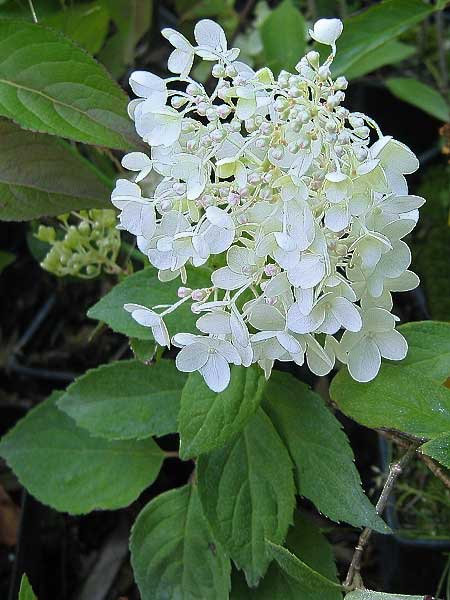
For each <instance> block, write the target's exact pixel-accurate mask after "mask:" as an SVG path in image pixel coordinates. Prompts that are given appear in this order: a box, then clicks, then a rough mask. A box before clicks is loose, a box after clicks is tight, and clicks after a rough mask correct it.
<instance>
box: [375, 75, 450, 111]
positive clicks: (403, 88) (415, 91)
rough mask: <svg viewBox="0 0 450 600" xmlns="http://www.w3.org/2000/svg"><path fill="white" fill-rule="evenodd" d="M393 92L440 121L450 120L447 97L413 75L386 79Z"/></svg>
mask: <svg viewBox="0 0 450 600" xmlns="http://www.w3.org/2000/svg"><path fill="white" fill-rule="evenodd" d="M386 85H387V87H388V89H389V91H390V92H391V94H394V96H396V97H397V98H400V100H403V102H408V103H409V104H412V105H413V106H416V107H417V108H420V110H423V111H424V112H426V113H428V114H429V115H431V116H432V117H435V118H436V119H439V120H440V121H445V122H447V121H450V108H449V105H448V102H447V101H446V100H445V98H444V97H443V96H442V95H441V94H440V93H439V92H438V91H437V90H435V89H434V88H432V87H431V86H429V85H426V84H425V83H422V82H421V81H417V79H414V78H413V77H391V78H389V79H386Z"/></svg>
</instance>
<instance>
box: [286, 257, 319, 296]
mask: <svg viewBox="0 0 450 600" xmlns="http://www.w3.org/2000/svg"><path fill="white" fill-rule="evenodd" d="M324 275H325V265H324V263H323V261H322V259H321V257H320V256H317V255H313V254H304V255H303V256H302V257H301V259H300V262H299V264H298V266H297V267H295V268H293V269H289V271H288V279H289V281H290V282H291V283H292V285H294V286H295V287H299V288H302V289H307V288H312V287H314V286H315V285H317V284H318V283H319V281H321V279H322V278H323V276H324Z"/></svg>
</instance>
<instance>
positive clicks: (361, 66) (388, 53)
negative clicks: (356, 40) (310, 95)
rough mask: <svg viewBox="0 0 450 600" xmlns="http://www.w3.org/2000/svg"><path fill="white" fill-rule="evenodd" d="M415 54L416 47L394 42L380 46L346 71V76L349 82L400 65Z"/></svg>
mask: <svg viewBox="0 0 450 600" xmlns="http://www.w3.org/2000/svg"><path fill="white" fill-rule="evenodd" d="M415 52H416V49H415V47H414V46H409V45H408V44H404V43H403V42H399V41H397V40H392V41H390V42H387V43H386V44H384V45H383V46H380V48H376V49H375V50H373V52H370V54H365V55H364V56H363V57H362V58H360V59H359V60H358V61H357V62H355V63H354V64H353V65H352V66H351V67H349V68H348V69H347V70H346V71H345V76H346V78H347V79H349V80H350V79H356V77H362V76H363V75H366V74H367V73H371V72H372V71H375V70H376V69H379V68H380V67H384V66H386V65H393V64H396V63H399V62H401V61H402V60H405V59H406V58H409V57H410V56H412V55H413V54H415Z"/></svg>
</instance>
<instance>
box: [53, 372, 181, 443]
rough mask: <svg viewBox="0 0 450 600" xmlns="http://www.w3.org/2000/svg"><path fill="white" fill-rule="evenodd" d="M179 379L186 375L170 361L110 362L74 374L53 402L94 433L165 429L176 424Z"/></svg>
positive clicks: (132, 434)
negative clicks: (83, 372) (61, 395)
mask: <svg viewBox="0 0 450 600" xmlns="http://www.w3.org/2000/svg"><path fill="white" fill-rule="evenodd" d="M185 382H186V375H185V374H184V373H180V371H178V369H177V368H176V367H175V364H174V363H173V361H169V360H160V361H158V362H157V363H156V364H154V365H144V364H143V363H141V362H139V361H136V360H129V361H121V362H115V363H111V364H109V365H102V366H101V367H98V368H97V369H92V370H90V371H88V372H87V373H86V374H85V375H83V376H82V377H79V378H78V379H77V380H76V381H74V383H72V384H71V385H70V386H69V387H68V388H67V390H66V392H65V394H64V395H63V397H62V398H61V400H59V402H58V407H59V408H60V409H61V410H63V411H64V412H65V413H66V414H68V415H69V417H72V419H74V420H75V421H76V423H77V425H78V426H79V427H83V428H84V429H87V430H88V431H90V432H91V433H92V434H93V435H95V436H99V437H105V438H108V439H112V440H120V439H140V438H146V437H149V436H151V435H165V434H167V433H172V432H174V431H176V430H177V415H178V411H179V408H180V396H181V390H182V389H183V385H184V384H185Z"/></svg>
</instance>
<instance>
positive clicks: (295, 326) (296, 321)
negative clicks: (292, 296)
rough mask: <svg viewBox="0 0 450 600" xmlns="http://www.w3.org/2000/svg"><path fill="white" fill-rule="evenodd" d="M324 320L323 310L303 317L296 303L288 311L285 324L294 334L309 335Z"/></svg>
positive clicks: (314, 311) (313, 311)
mask: <svg viewBox="0 0 450 600" xmlns="http://www.w3.org/2000/svg"><path fill="white" fill-rule="evenodd" d="M324 320H325V311H324V310H323V309H320V307H319V309H318V310H317V309H316V310H315V309H314V308H313V309H312V311H311V312H310V313H309V314H307V315H304V314H303V313H302V311H301V310H300V307H299V306H298V304H297V303H294V304H293V305H292V306H291V307H290V308H289V310H288V314H287V324H288V327H289V329H291V330H292V331H295V333H311V332H313V331H316V330H317V329H318V328H319V327H320V326H321V325H322V323H323V322H324Z"/></svg>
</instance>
